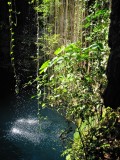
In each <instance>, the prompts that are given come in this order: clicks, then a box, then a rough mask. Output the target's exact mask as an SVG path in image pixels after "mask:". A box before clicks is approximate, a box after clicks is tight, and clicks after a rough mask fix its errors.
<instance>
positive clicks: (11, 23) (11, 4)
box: [7, 0, 19, 93]
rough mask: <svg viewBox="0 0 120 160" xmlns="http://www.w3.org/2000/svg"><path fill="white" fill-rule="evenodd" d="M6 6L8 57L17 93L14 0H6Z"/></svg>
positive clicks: (15, 14)
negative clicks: (8, 28) (7, 12)
mask: <svg viewBox="0 0 120 160" xmlns="http://www.w3.org/2000/svg"><path fill="white" fill-rule="evenodd" d="M7 4H8V7H9V26H10V57H11V65H12V67H13V71H14V77H15V81H16V84H15V92H16V93H18V92H19V78H18V75H17V73H16V67H15V59H14V47H15V44H14V40H15V39H14V28H15V27H16V26H17V14H19V13H17V11H16V4H15V0H14V1H12V0H10V1H8V2H7Z"/></svg>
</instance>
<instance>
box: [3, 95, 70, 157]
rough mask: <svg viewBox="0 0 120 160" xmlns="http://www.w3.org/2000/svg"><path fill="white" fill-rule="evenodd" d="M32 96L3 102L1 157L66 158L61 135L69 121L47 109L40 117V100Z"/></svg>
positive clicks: (23, 96)
mask: <svg viewBox="0 0 120 160" xmlns="http://www.w3.org/2000/svg"><path fill="white" fill-rule="evenodd" d="M30 97H31V96H30V95H26V94H25V95H22V96H17V97H16V98H13V100H11V101H9V102H8V103H6V104H4V105H3V104H2V105H1V110H0V160H64V159H65V157H61V153H62V151H63V149H64V142H63V141H62V140H61V138H60V135H61V133H62V132H63V130H65V129H67V128H68V123H67V122H66V120H65V119H64V118H63V117H62V116H60V115H59V114H58V113H57V112H55V111H52V110H50V109H47V108H46V109H45V110H42V111H41V115H42V117H43V118H42V119H40V120H39V119H38V116H37V101H36V100H35V99H31V98H30ZM6 105H7V106H6ZM46 117H47V118H46Z"/></svg>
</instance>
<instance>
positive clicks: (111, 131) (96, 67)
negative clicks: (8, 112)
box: [36, 0, 120, 160]
mask: <svg viewBox="0 0 120 160" xmlns="http://www.w3.org/2000/svg"><path fill="white" fill-rule="evenodd" d="M85 2H86V3H87V1H85ZM45 4H46V5H45ZM42 5H43V7H42V10H43V13H44V14H43V17H44V18H46V17H47V16H48V15H51V14H52V12H49V9H48V8H49V7H50V5H53V4H52V1H51V4H50V1H44V3H43V4H42ZM45 7H46V8H45ZM84 9H86V8H84ZM109 13H110V10H109V5H108V1H106V0H100V1H97V0H96V1H95V2H94V3H93V5H91V6H90V7H89V14H88V16H87V17H86V18H85V19H84V25H83V28H82V32H83V33H82V36H83V37H82V39H83V42H81V41H77V42H74V43H70V44H67V45H62V46H61V47H60V46H58V42H59V38H60V36H59V35H57V34H51V30H52V29H51V28H52V25H51V24H50V25H49V24H48V26H47V33H46V34H45V35H44V41H43V42H44V43H43V51H44V52H45V53H46V54H47V55H50V56H48V58H47V60H46V61H45V62H44V63H43V64H42V65H41V67H40V69H39V75H40V77H38V80H36V81H38V82H39V86H41V88H42V89H41V92H39V96H40V98H41V101H40V104H41V106H43V107H46V106H49V107H51V108H53V109H55V110H57V111H58V112H59V113H61V114H62V115H63V116H64V117H65V118H66V119H67V120H69V121H71V122H73V123H74V124H75V125H76V130H75V132H74V135H73V140H72V141H71V142H70V144H68V146H66V150H65V151H64V153H63V155H66V160H96V159H98V160H103V159H112V158H113V159H116V160H118V158H119V152H120V139H119V127H120V122H119V113H118V112H115V111H113V110H112V109H110V108H107V109H104V106H103V103H102V99H101V94H102V92H103V89H104V86H105V85H106V79H105V69H106V63H107V58H108V54H109V48H108V45H107V41H108V26H109ZM45 42H47V43H45ZM57 46H58V48H57V49H56V47H57ZM43 88H44V89H43Z"/></svg>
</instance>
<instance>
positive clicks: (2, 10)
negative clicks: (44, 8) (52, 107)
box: [0, 0, 36, 100]
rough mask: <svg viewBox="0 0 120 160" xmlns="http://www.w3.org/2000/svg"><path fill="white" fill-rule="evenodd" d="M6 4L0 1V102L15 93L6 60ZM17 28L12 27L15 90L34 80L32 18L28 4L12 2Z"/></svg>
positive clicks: (13, 82) (8, 50)
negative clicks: (17, 82)
mask: <svg viewBox="0 0 120 160" xmlns="http://www.w3.org/2000/svg"><path fill="white" fill-rule="evenodd" d="M7 2H8V0H0V100H1V99H3V98H6V97H7V96H9V95H10V94H13V93H14V91H15V87H14V86H15V78H14V73H13V68H12V65H11V60H10V54H9V52H10V30H9V29H10V27H9V12H8V5H7ZM14 7H16V11H17V12H20V14H17V26H16V27H14V33H15V35H14V39H15V48H14V58H15V68H16V73H17V76H18V77H19V81H20V82H19V87H20V88H22V86H23V85H24V84H25V83H27V82H28V81H29V80H30V78H29V77H30V76H33V77H35V76H36V62H35V61H34V58H35V56H36V45H35V41H36V17H35V11H34V9H33V6H32V5H29V4H28V0H16V1H15V6H13V9H14Z"/></svg>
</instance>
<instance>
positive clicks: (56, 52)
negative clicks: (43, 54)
mask: <svg viewBox="0 0 120 160" xmlns="http://www.w3.org/2000/svg"><path fill="white" fill-rule="evenodd" d="M64 49H65V46H62V47H61V48H58V49H57V50H56V51H55V52H54V54H55V55H58V54H60V53H61V52H63V51H64Z"/></svg>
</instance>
